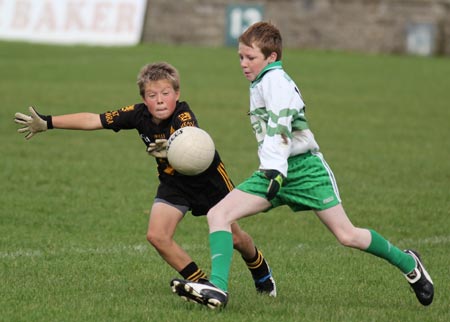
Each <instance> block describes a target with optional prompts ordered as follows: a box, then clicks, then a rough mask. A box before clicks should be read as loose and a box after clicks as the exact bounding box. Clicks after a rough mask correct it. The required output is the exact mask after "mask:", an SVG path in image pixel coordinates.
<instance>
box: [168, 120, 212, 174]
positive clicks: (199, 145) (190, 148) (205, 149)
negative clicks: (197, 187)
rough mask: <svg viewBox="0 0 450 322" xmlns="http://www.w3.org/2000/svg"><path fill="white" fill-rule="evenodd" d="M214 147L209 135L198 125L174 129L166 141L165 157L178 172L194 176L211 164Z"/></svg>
mask: <svg viewBox="0 0 450 322" xmlns="http://www.w3.org/2000/svg"><path fill="white" fill-rule="evenodd" d="M215 151H216V149H215V146H214V141H213V140H212V138H211V136H210V135H209V134H208V133H207V132H206V131H205V130H202V129H200V128H198V127H194V126H187V127H182V128H179V129H178V130H176V131H175V132H174V133H173V134H172V135H171V136H170V138H169V140H168V142H167V159H168V160H169V164H170V165H171V166H172V167H173V168H174V169H175V170H176V171H178V172H179V173H181V174H184V175H188V176H194V175H197V174H200V173H202V172H203V171H205V170H206V169H208V167H209V166H210V165H211V163H212V161H213V159H214V153H215Z"/></svg>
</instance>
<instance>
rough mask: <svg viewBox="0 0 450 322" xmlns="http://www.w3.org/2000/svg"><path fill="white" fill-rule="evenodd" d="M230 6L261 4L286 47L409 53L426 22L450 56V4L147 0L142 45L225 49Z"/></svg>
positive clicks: (448, 0)
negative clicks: (416, 30) (413, 34)
mask: <svg viewBox="0 0 450 322" xmlns="http://www.w3.org/2000/svg"><path fill="white" fill-rule="evenodd" d="M230 4H245V5H255V4H260V5H262V6H263V8H264V17H263V20H270V21H272V22H273V23H274V24H276V25H277V26H278V27H279V28H280V30H281V32H282V35H283V42H284V46H285V47H290V48H318V49H331V50H349V51H361V52H370V53H405V52H408V48H409V47H408V42H407V34H408V31H409V30H410V29H411V27H414V26H415V25H417V24H426V25H428V26H431V27H432V28H433V32H434V33H433V35H434V38H433V39H435V41H434V42H433V43H434V44H435V46H434V47H433V50H432V54H445V55H450V0H260V1H252V0H242V2H239V1H238V2H236V1H226V0H148V8H147V15H146V23H145V27H144V33H143V41H144V42H153V43H165V44H191V45H204V46H222V45H224V44H225V38H226V14H227V7H228V5H230Z"/></svg>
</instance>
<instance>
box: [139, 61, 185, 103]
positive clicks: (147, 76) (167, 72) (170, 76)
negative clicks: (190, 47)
mask: <svg viewBox="0 0 450 322" xmlns="http://www.w3.org/2000/svg"><path fill="white" fill-rule="evenodd" d="M159 80H168V81H169V82H170V83H171V84H172V87H173V89H174V90H175V91H176V92H178V91H179V90H180V75H179V74H178V71H177V69H176V68H175V67H173V66H172V65H170V64H169V63H166V62H157V63H152V64H147V65H145V66H144V67H142V68H141V70H140V72H139V74H138V77H137V85H138V87H139V94H141V96H142V97H144V95H145V84H146V83H148V82H150V81H159Z"/></svg>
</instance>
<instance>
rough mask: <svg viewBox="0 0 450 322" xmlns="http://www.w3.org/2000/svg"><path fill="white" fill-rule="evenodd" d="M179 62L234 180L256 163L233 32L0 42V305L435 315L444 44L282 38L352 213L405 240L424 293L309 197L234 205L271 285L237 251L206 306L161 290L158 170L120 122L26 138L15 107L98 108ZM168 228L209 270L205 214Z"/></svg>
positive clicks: (448, 310)
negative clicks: (161, 64)
mask: <svg viewBox="0 0 450 322" xmlns="http://www.w3.org/2000/svg"><path fill="white" fill-rule="evenodd" d="M158 60H166V61H169V62H170V63H172V64H174V65H175V66H177V67H178V68H179V71H180V73H181V79H182V95H181V97H182V99H183V100H187V101H188V102H189V103H190V104H191V107H192V108H193V109H194V110H195V111H196V114H197V116H198V118H199V120H200V125H201V126H202V127H203V128H205V129H206V130H207V131H209V132H210V133H211V135H212V136H213V138H214V139H215V141H216V145H217V147H218V149H219V151H220V153H221V155H222V157H223V159H224V161H225V163H226V165H227V166H228V171H229V173H230V175H231V176H232V177H233V179H234V181H235V182H239V181H241V180H242V179H244V178H245V177H247V176H248V175H249V174H251V172H252V171H253V170H254V169H255V168H256V167H257V162H258V161H257V158H256V150H255V149H256V144H255V139H254V137H253V134H252V133H251V129H250V126H249V124H248V123H249V120H248V117H247V115H246V112H247V109H248V83H247V81H246V80H245V79H244V77H243V76H242V75H241V72H240V68H239V64H238V58H237V54H236V50H235V49H230V48H227V49H225V48H193V47H175V46H173V47H172V46H171V47H169V46H160V45H158V46H157V45H142V46H138V47H134V48H93V47H54V46H39V45H29V44H20V43H4V42H3V43H2V42H0V106H1V108H0V122H1V126H0V142H1V148H2V149H1V150H2V151H1V157H0V166H1V177H0V182H1V186H0V188H1V193H0V308H1V309H0V321H211V320H214V321H358V322H359V321H433V322H436V321H449V320H450V278H449V276H450V257H449V250H450V139H449V138H450V105H449V102H450V60H449V59H445V58H419V57H400V56H377V55H363V54H351V53H331V52H316V51H300V50H286V51H285V53H284V59H283V60H284V66H285V68H286V70H287V71H288V72H289V74H290V75H291V76H292V77H293V78H294V79H295V80H296V82H297V84H298V85H299V86H300V88H301V90H302V94H303V96H304V98H305V100H306V102H307V105H308V109H307V115H308V116H309V121H310V125H311V127H312V129H313V131H314V132H315V134H316V138H317V139H318V141H319V144H320V145H321V150H322V152H323V153H324V155H325V157H326V159H327V161H328V163H329V164H330V165H331V166H332V168H333V170H334V173H335V175H336V177H337V180H338V183H339V185H340V192H341V197H342V198H343V201H344V206H345V208H346V210H347V212H348V214H349V216H350V217H351V218H352V220H353V221H354V223H355V224H356V225H358V226H362V227H370V228H374V229H376V230H377V231H379V232H380V233H381V234H382V235H384V236H385V237H387V238H388V239H389V240H390V241H391V242H392V243H394V244H395V245H397V246H398V247H400V248H414V249H417V250H418V251H419V252H420V253H421V254H422V256H423V259H424V262H425V264H426V265H427V268H428V269H429V272H430V274H431V275H432V277H433V279H434V282H435V289H436V295H435V302H434V303H433V304H432V305H431V306H430V307H426V308H425V307H422V306H421V305H420V304H419V303H418V302H417V301H416V299H415V296H414V294H413V293H412V292H411V291H410V289H409V286H408V284H407V283H406V281H405V280H404V278H403V277H402V275H401V273H400V271H398V270H397V269H396V268H394V267H393V266H391V265H389V264H387V263H386V262H384V261H382V260H380V259H378V258H375V257H372V256H369V255H366V254H365V253H362V252H360V251H356V250H351V249H345V248H343V247H341V246H339V245H338V244H337V242H336V241H335V240H334V238H333V237H332V236H331V234H330V233H329V232H328V231H327V230H326V229H325V228H324V226H323V225H322V224H321V223H320V222H319V221H318V220H317V219H316V218H314V215H313V214H312V213H311V212H305V213H296V214H294V213H292V212H291V211H290V210H289V209H288V208H279V209H276V210H274V211H272V212H270V213H267V214H264V215H259V216H255V217H251V218H247V219H245V220H242V221H241V225H242V227H243V228H244V229H245V230H247V231H248V232H249V233H250V234H251V235H252V236H253V237H254V239H255V241H256V243H257V245H258V246H259V248H260V249H262V250H263V252H264V253H265V255H266V257H267V258H268V260H269V262H270V264H271V266H272V268H273V271H274V276H275V278H276V279H277V282H278V293H279V296H278V297H277V298H276V299H269V298H266V297H262V296H256V295H255V290H254V287H253V284H252V281H251V279H250V274H249V273H248V271H247V270H246V268H245V267H244V264H243V262H242V260H241V259H240V258H239V256H238V255H235V258H234V260H233V264H232V271H231V280H230V283H231V285H230V291H231V294H230V302H229V305H228V307H227V308H226V310H225V311H222V312H213V311H210V310H208V309H206V308H203V307H200V306H195V305H192V304H190V303H184V302H182V301H181V300H180V299H179V298H177V297H176V296H175V295H173V294H172V293H171V292H170V289H169V281H170V279H171V278H173V277H176V276H177V274H176V272H175V271H173V270H172V269H171V268H170V267H169V266H168V265H167V264H165V263H164V262H163V260H162V259H161V258H160V257H159V255H158V254H157V253H156V251H155V250H154V249H153V248H152V247H151V246H150V245H149V244H148V243H147V242H146V240H145V233H146V230H147V221H148V210H149V207H150V205H151V202H152V198H153V195H154V192H155V188H156V186H157V177H156V169H155V165H154V160H152V159H151V158H150V157H148V156H147V155H146V153H145V148H144V145H143V144H142V143H141V141H140V139H139V137H138V135H137V133H136V132H135V131H125V132H120V133H119V134H115V133H113V132H112V131H95V132H76V131H61V130H54V131H49V132H47V133H43V134H39V135H37V136H36V137H35V138H33V139H32V140H31V141H25V140H24V139H23V137H22V135H19V134H18V133H16V129H17V126H16V125H15V124H14V123H13V116H14V113H15V112H17V111H21V112H26V111H27V107H28V106H29V105H31V104H33V105H35V106H37V107H38V110H39V111H40V112H42V113H43V114H63V113H71V112H80V111H91V112H98V113H100V112H103V111H106V110H112V109H117V108H120V107H122V106H125V105H129V104H132V103H137V102H139V96H138V91H137V87H136V85H135V81H136V75H137V73H138V70H139V69H140V67H141V66H142V65H144V64H145V63H147V62H152V61H158ZM176 239H177V241H178V242H179V243H180V244H181V245H182V246H183V247H184V248H185V249H187V250H188V251H189V252H190V254H191V255H192V256H193V257H194V259H195V260H196V261H197V262H198V263H199V264H201V265H202V266H203V268H204V269H205V270H206V271H208V272H209V269H210V267H209V263H210V262H209V248H208V244H207V225H206V221H205V218H194V217H192V216H191V215H188V216H186V218H185V220H184V221H183V222H182V224H181V225H180V227H179V230H178V232H177V235H176Z"/></svg>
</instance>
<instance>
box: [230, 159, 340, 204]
mask: <svg viewBox="0 0 450 322" xmlns="http://www.w3.org/2000/svg"><path fill="white" fill-rule="evenodd" d="M268 185H269V180H268V179H267V178H266V177H265V175H264V174H263V173H262V172H261V171H255V172H254V173H253V175H252V176H251V177H250V178H248V179H246V180H245V181H244V182H242V183H241V184H239V185H238V186H237V187H236V188H237V189H239V190H241V191H244V192H247V193H251V194H254V195H257V196H260V197H263V198H265V197H266V191H267V187H268ZM271 203H272V208H275V207H279V206H283V205H287V206H289V207H290V208H291V209H292V210H294V211H302V210H325V209H328V208H331V207H333V206H336V205H338V204H340V203H341V199H340V196H339V190H338V187H337V184H336V180H335V178H334V174H333V172H332V171H331V169H330V167H329V166H328V164H327V163H326V161H325V159H324V158H323V156H322V154H321V153H320V152H310V153H305V154H300V155H296V156H293V157H290V158H289V159H288V174H287V178H286V179H285V180H284V183H283V187H282V188H281V189H280V191H279V192H278V194H277V195H276V197H275V198H274V199H272V200H271Z"/></svg>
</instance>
